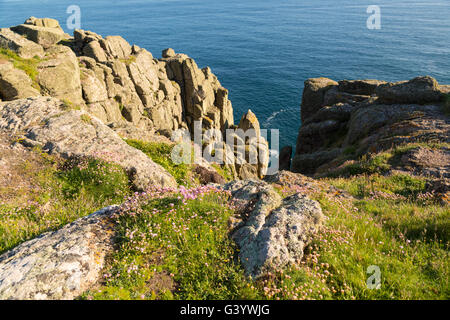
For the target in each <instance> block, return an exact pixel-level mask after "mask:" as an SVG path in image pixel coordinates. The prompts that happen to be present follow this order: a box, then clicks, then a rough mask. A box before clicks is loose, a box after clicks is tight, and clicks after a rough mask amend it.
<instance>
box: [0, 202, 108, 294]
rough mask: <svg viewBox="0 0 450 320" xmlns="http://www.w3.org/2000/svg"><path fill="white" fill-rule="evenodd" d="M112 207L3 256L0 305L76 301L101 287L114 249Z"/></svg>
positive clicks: (0, 273)
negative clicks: (106, 258)
mask: <svg viewBox="0 0 450 320" xmlns="http://www.w3.org/2000/svg"><path fill="white" fill-rule="evenodd" d="M116 211H117V207H114V206H112V207H108V208H105V209H102V210H100V211H97V212H95V213H93V214H92V215H90V216H88V217H85V218H81V219H79V220H77V221H75V222H74V223H72V224H69V225H67V226H65V227H63V228H62V229H60V230H58V231H54V232H48V233H45V234H43V235H41V236H40V237H38V238H35V239H33V240H30V241H27V242H24V243H22V244H21V245H19V246H18V247H16V248H14V249H13V250H11V251H8V252H7V253H4V254H3V255H1V256H0V300H60V299H67V300H69V299H74V298H76V297H78V296H80V295H81V294H82V293H83V292H84V291H86V290H87V289H89V288H90V287H91V286H92V285H94V284H96V283H97V282H98V280H99V278H100V273H101V270H102V268H103V266H104V264H105V256H106V255H107V254H108V253H110V252H111V251H112V250H113V244H114V236H115V232H114V225H113V223H112V222H111V218H112V216H113V215H114V213H115V212H116Z"/></svg>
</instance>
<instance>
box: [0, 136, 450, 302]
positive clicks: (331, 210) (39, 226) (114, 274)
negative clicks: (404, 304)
mask: <svg viewBox="0 0 450 320" xmlns="http://www.w3.org/2000/svg"><path fill="white" fill-rule="evenodd" d="M127 142H128V143H129V144H130V145H132V146H136V147H138V148H139V149H141V150H143V151H144V152H145V153H147V154H148V155H149V156H151V157H152V159H154V161H155V162H158V161H159V163H160V164H162V165H163V166H165V167H166V169H168V170H171V171H172V172H176V173H177V174H178V179H179V180H180V181H184V180H185V179H186V177H187V176H188V172H189V168H188V167H177V166H174V164H173V163H171V162H170V160H169V159H170V158H169V157H168V155H170V152H171V148H172V147H171V146H170V145H167V144H159V143H143V142H139V141H133V140H128V141H127ZM412 147H413V146H411V145H409V146H403V147H401V148H398V149H395V150H391V151H389V152H387V153H383V154H382V155H378V156H377V155H375V156H373V157H371V158H365V159H364V160H363V161H365V162H366V164H364V166H366V168H368V169H369V170H368V171H366V172H365V173H364V174H359V175H344V176H340V177H328V178H324V179H322V181H323V182H326V183H328V184H331V185H333V186H336V187H338V188H340V189H343V190H345V191H347V192H348V193H350V194H351V195H352V196H353V197H342V196H341V195H340V193H336V194H333V193H330V192H325V191H324V190H321V189H320V188H319V187H318V188H317V189H314V191H311V192H312V193H311V194H310V197H312V198H313V199H315V200H317V201H319V202H320V204H321V206H322V209H323V212H324V214H325V215H326V217H327V219H326V221H325V223H324V226H323V228H322V230H321V231H320V233H319V234H318V235H317V236H316V237H315V239H314V240H313V242H312V243H311V244H310V245H309V246H308V247H307V249H306V251H305V256H304V259H303V260H302V262H301V264H299V265H296V266H291V267H288V268H285V269H283V270H278V271H276V272H272V273H268V274H266V275H264V276H263V277H262V278H260V279H258V280H252V279H249V278H246V277H245V275H244V271H243V268H242V267H241V265H240V263H239V261H238V259H237V252H238V250H237V248H236V246H235V244H234V243H233V241H232V240H231V239H230V238H229V237H228V232H229V229H228V219H229V217H230V216H231V215H232V214H233V208H232V207H230V206H229V204H228V199H229V194H228V193H225V192H223V191H219V190H218V189H215V188H213V187H195V188H190V189H186V188H184V187H180V188H179V189H172V190H160V189H151V190H148V191H147V192H146V193H142V194H133V195H132V194H131V193H130V188H129V186H128V179H127V176H126V174H125V172H123V170H122V169H121V168H120V167H118V166H116V165H113V164H109V163H105V162H102V161H99V160H95V159H71V160H70V161H64V162H61V161H59V160H57V159H55V158H53V157H51V156H48V155H46V154H41V155H40V157H41V158H40V159H41V160H40V162H39V163H35V164H33V163H28V162H27V163H25V164H24V167H23V168H22V171H21V174H25V175H29V176H30V178H32V179H33V181H35V182H36V184H37V185H38V186H39V188H38V189H36V190H31V191H30V190H29V189H26V190H25V189H24V190H22V192H18V193H17V194H16V196H15V198H14V199H12V200H10V201H3V202H2V203H1V204H0V214H1V217H2V219H0V252H3V251H5V250H8V249H10V248H12V247H14V246H16V245H17V244H19V243H21V242H23V241H25V240H28V239H30V238H32V237H35V236H36V235H38V234H40V233H42V232H45V231H47V230H53V229H56V228H59V227H61V226H62V225H64V224H66V223H69V222H71V221H73V220H75V219H76V218H78V217H81V216H85V215H87V214H90V213H92V212H94V211H95V210H96V209H99V208H102V207H104V206H106V205H110V204H118V203H123V200H124V198H126V199H127V201H126V202H125V203H124V204H123V205H122V207H121V212H120V214H119V215H118V216H117V220H116V231H117V235H118V237H117V250H115V251H114V252H113V253H112V254H111V256H110V257H109V258H108V261H107V265H106V267H105V269H104V270H103V273H102V281H101V282H100V283H99V285H98V287H96V288H95V289H92V290H90V291H88V292H86V293H85V294H83V296H82V297H81V298H82V299H125V300H126V299H219V300H220V299H449V298H450V286H449V283H448V280H449V279H450V274H449V265H450V256H449V230H450V225H449V221H450V219H449V218H450V215H449V213H450V210H449V208H448V204H444V203H442V202H441V201H439V199H438V198H436V195H434V194H429V193H427V188H426V180H425V179H424V178H420V177H413V176H410V175H406V174H391V175H386V174H380V173H379V172H382V171H384V170H385V165H386V164H388V165H389V163H390V162H389V161H391V160H392V159H393V157H395V155H396V154H398V153H402V152H406V151H407V150H409V148H412ZM429 147H435V148H440V147H442V146H441V145H435V146H429ZM377 166H378V167H377ZM367 172H370V173H367ZM279 192H280V194H282V195H283V196H288V195H290V194H292V193H295V192H299V190H298V189H296V188H295V187H291V188H282V189H280V190H279ZM371 266H377V267H378V268H379V270H380V272H381V278H380V280H381V287H380V289H370V288H369V287H368V286H367V281H368V279H369V277H370V273H368V270H369V269H370V267H371Z"/></svg>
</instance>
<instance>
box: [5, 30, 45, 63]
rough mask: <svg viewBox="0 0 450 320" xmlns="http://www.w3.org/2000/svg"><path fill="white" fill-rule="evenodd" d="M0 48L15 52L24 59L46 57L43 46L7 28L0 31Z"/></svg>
mask: <svg viewBox="0 0 450 320" xmlns="http://www.w3.org/2000/svg"><path fill="white" fill-rule="evenodd" d="M0 48H4V49H8V50H11V51H14V52H15V53H17V55H18V56H19V57H21V58H24V59H30V58H33V57H35V56H37V57H43V56H44V48H42V46H40V45H38V44H37V43H35V42H33V41H30V40H27V39H26V38H24V37H22V36H21V35H19V34H17V33H15V32H13V31H11V29H6V28H3V29H0Z"/></svg>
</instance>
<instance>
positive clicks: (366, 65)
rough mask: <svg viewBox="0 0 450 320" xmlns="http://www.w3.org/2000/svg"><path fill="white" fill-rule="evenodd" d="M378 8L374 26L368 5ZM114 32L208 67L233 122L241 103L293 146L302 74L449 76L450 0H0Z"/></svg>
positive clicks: (449, 79)
mask: <svg viewBox="0 0 450 320" xmlns="http://www.w3.org/2000/svg"><path fill="white" fill-rule="evenodd" d="M372 4H376V5H379V6H380V7H381V30H368V29H367V27H366V20H367V18H368V17H369V14H368V13H366V9H367V7H368V6H369V5H372ZM69 5H78V6H80V8H81V14H82V16H81V28H82V29H85V30H91V31H94V32H96V33H99V34H101V35H103V36H107V35H121V36H123V37H124V38H125V39H126V40H127V41H128V42H130V43H131V44H137V45H139V46H141V47H144V48H146V49H148V50H149V51H151V52H152V53H153V55H154V56H155V57H160V56H161V51H162V50H163V49H165V48H167V47H172V48H174V49H175V51H177V52H183V53H186V54H188V55H189V56H191V57H193V58H194V59H195V60H196V62H197V63H198V65H199V67H204V66H210V67H211V68H212V71H213V72H214V73H215V74H216V75H217V76H218V77H219V80H220V81H221V83H222V85H223V86H224V87H226V88H228V89H229V90H230V98H231V100H232V102H233V107H234V113H235V118H236V122H238V121H239V117H240V116H241V115H242V114H243V113H244V112H245V111H246V110H248V109H251V110H252V111H253V112H255V113H256V115H257V116H258V118H259V120H260V123H261V125H262V127H264V128H267V129H272V128H273V129H280V140H281V141H280V144H281V146H283V145H287V144H290V145H295V140H296V136H297V131H298V128H299V126H300V124H301V123H300V103H301V95H302V90H303V82H304V81H305V80H306V79H307V78H311V77H319V76H324V77H329V78H332V79H335V80H341V79H380V80H388V81H399V80H406V79H410V78H413V77H415V76H418V75H431V76H433V77H435V78H436V79H437V80H438V81H439V82H441V83H446V84H450V0H436V1H433V0H377V1H369V0H368V1H359V0H226V1H225V0H220V1H219V0H196V1H193V0H159V1H158V0H126V1H125V0H122V1H116V0H98V1H96V0H79V1H77V0H70V1H66V0H47V1H36V0H0V27H9V26H12V25H17V24H20V23H23V22H24V21H25V19H26V18H28V17H29V16H36V17H51V18H56V19H58V20H59V21H60V23H61V25H62V27H63V28H64V29H65V30H66V31H67V32H69V33H72V32H71V31H70V30H68V29H67V25H66V21H67V18H68V16H69V14H67V13H66V9H67V7H68V6H69Z"/></svg>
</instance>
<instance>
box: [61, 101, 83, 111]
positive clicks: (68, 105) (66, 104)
mask: <svg viewBox="0 0 450 320" xmlns="http://www.w3.org/2000/svg"><path fill="white" fill-rule="evenodd" d="M61 101H62V103H63V104H62V108H63V110H66V111H68V110H81V107H80V106H78V105H75V104H74V103H73V102H72V101H70V100H68V99H62V100H61Z"/></svg>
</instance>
